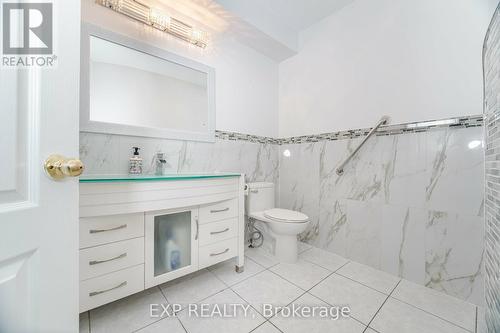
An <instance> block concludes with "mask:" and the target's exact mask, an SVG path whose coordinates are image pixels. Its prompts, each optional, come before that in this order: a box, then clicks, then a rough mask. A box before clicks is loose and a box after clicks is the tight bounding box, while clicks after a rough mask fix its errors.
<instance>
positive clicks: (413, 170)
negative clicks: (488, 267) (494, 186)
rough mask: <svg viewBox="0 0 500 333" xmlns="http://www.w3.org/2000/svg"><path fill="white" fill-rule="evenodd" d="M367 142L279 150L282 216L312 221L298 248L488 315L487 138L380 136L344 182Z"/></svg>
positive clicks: (474, 132) (438, 133)
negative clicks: (305, 246)
mask: <svg viewBox="0 0 500 333" xmlns="http://www.w3.org/2000/svg"><path fill="white" fill-rule="evenodd" d="M360 140H361V139H359V138H353V139H345V140H338V141H328V140H327V141H325V140H323V141H318V142H307V143H300V144H283V145H281V146H280V150H281V151H280V160H281V161H280V177H279V181H280V206H281V207H283V208H289V209H294V210H300V211H302V212H304V213H306V214H308V215H309V216H310V217H311V221H312V223H311V226H310V227H309V229H308V230H306V232H304V233H303V234H302V235H301V240H302V241H305V242H307V243H310V244H312V245H314V246H316V247H320V248H323V249H327V250H329V251H332V252H335V253H337V254H339V255H341V256H344V257H347V258H349V259H352V260H355V261H358V262H361V263H364V264H367V265H370V266H372V267H375V268H377V269H381V270H384V271H386V272H389V273H392V274H396V275H398V276H401V277H404V278H406V279H408V280H411V281H414V282H416V283H419V284H422V285H426V286H428V287H430V288H433V289H437V290H440V291H443V292H445V293H447V294H450V295H452V296H455V297H458V298H461V299H464V300H467V301H470V302H472V303H475V304H479V305H483V302H484V301H483V299H484V292H483V287H484V285H483V279H484V275H483V256H484V253H483V249H484V241H483V239H484V223H483V206H484V202H483V198H484V195H483V191H484V184H483V176H484V170H483V168H484V163H483V159H484V156H483V154H484V149H483V147H482V143H483V128H482V127H471V128H440V129H434V130H429V131H425V132H421V133H407V134H398V135H389V136H381V135H380V136H375V137H372V138H371V139H370V140H369V141H367V143H366V145H365V146H363V148H362V149H361V150H360V151H359V153H358V154H357V155H356V156H355V157H354V159H352V160H351V162H350V164H348V165H347V166H346V168H345V173H344V175H342V176H338V175H337V174H336V173H335V169H336V167H337V166H338V165H339V164H340V162H341V161H342V160H343V159H344V158H345V157H346V156H347V155H348V154H349V153H350V152H351V151H352V150H353V149H354V147H355V146H356V145H357V144H358V143H359V141H360ZM288 155H289V156H288ZM287 156H288V157H287Z"/></svg>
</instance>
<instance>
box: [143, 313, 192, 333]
mask: <svg viewBox="0 0 500 333" xmlns="http://www.w3.org/2000/svg"><path fill="white" fill-rule="evenodd" d="M166 332H168V333H185V332H186V331H185V330H184V327H182V325H181V322H180V321H179V319H177V318H175V317H168V318H163V319H161V320H159V321H157V322H156V323H153V324H151V325H149V326H146V327H144V328H143V329H140V330H139V331H137V333H166Z"/></svg>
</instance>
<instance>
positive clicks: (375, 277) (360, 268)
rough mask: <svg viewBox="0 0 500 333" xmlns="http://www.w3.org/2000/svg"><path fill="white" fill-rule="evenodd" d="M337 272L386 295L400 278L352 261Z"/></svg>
mask: <svg viewBox="0 0 500 333" xmlns="http://www.w3.org/2000/svg"><path fill="white" fill-rule="evenodd" d="M337 274H340V275H342V276H345V277H348V278H349V279H352V280H354V281H357V282H359V283H362V284H364V285H366V286H368V287H370V288H373V289H375V290H378V291H380V292H382V293H384V294H387V295H389V294H390V293H391V291H392V290H393V289H394V287H396V285H397V284H398V282H399V281H400V280H401V279H400V278H398V277H395V276H394V275H391V274H388V273H385V272H382V271H379V270H377V269H374V268H372V267H369V266H366V265H362V264H358V263H356V262H352V261H351V262H350V263H348V264H347V265H345V266H344V267H342V268H341V269H339V270H338V271H337Z"/></svg>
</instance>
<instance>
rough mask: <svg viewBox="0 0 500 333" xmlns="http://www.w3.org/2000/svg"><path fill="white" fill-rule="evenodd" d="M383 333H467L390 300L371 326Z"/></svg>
mask: <svg viewBox="0 0 500 333" xmlns="http://www.w3.org/2000/svg"><path fill="white" fill-rule="evenodd" d="M370 327H373V328H374V329H375V330H376V331H378V332H381V333H402V332H404V333H422V332H425V333H467V331H466V330H464V329H463V328H461V327H458V326H455V325H453V324H451V323H449V322H447V321H445V320H443V319H441V318H438V317H436V316H433V315H431V314H429V313H427V312H425V311H422V310H420V309H417V308H415V307H413V306H411V305H408V304H405V303H403V302H400V301H398V300H396V299H394V298H389V299H388V300H387V302H385V304H384V306H383V307H382V309H381V310H380V311H379V312H378V314H377V316H376V317H375V319H374V320H373V321H372V323H371V324H370Z"/></svg>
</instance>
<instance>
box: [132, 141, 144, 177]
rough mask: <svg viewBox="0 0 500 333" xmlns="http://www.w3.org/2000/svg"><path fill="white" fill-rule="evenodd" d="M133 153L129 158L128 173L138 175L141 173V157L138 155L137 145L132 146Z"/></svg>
mask: <svg viewBox="0 0 500 333" xmlns="http://www.w3.org/2000/svg"><path fill="white" fill-rule="evenodd" d="M132 148H133V149H134V155H133V156H132V157H131V158H130V162H129V173H130V174H131V175H140V174H141V173H142V157H140V156H139V147H132Z"/></svg>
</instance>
